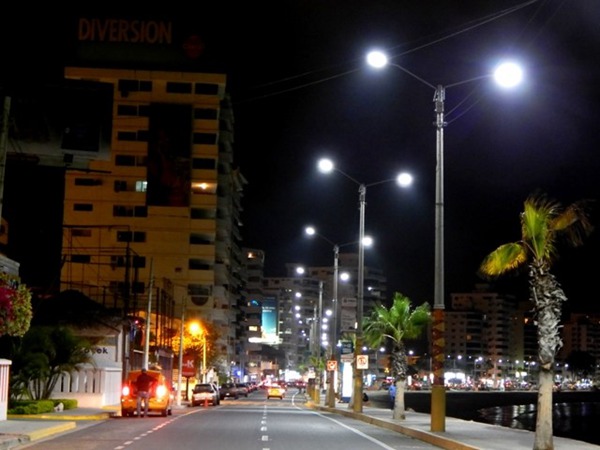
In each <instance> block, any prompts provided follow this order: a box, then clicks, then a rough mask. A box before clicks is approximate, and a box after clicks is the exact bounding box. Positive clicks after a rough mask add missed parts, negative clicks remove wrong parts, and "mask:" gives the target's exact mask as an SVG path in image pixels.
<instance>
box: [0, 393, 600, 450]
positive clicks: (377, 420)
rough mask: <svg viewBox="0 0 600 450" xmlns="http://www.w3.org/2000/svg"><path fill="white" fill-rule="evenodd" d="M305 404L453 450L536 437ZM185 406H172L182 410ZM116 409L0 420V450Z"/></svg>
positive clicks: (513, 446)
mask: <svg viewBox="0 0 600 450" xmlns="http://www.w3.org/2000/svg"><path fill="white" fill-rule="evenodd" d="M324 400H325V398H324V396H323V397H322V398H321V401H320V404H318V405H317V404H315V403H314V402H312V401H310V400H309V401H307V403H306V405H307V406H308V407H309V408H312V409H315V410H318V411H323V412H329V413H334V414H340V415H343V416H347V417H351V418H353V419H356V420H361V421H363V422H367V423H370V424H372V425H375V426H378V427H381V428H386V429H388V430H392V431H396V432H398V433H402V434H405V435H408V436H411V437H413V438H415V439H418V440H421V441H424V442H428V443H430V444H432V445H435V446H437V447H439V448H443V449H451V450H506V449H510V450H531V449H532V448H533V441H534V433H533V432H530V431H524V430H515V429H512V428H506V427H500V426H495V425H486V424H483V423H479V422H472V421H467V420H461V419H455V418H452V417H446V422H445V423H446V430H445V431H444V432H431V431H430V427H431V417H430V415H429V414H423V413H416V412H412V411H407V413H406V420H403V421H398V420H392V411H391V410H390V409H385V408H376V407H371V406H370V405H369V404H368V402H367V403H365V404H364V405H363V412H362V413H355V412H354V411H352V409H349V408H348V404H347V403H336V405H335V407H334V408H328V407H326V406H323V405H324V404H325V401H324ZM185 407H186V405H182V406H180V407H174V408H185ZM119 411H120V407H119V406H118V405H117V406H114V407H106V408H76V409H72V410H68V411H61V412H53V413H49V414H40V415H35V416H9V418H8V420H5V421H0V450H7V449H14V448H17V447H18V446H20V445H23V444H26V443H29V442H33V441H37V440H40V439H44V438H47V437H51V436H53V435H56V434H59V433H64V432H66V431H69V430H72V429H75V428H76V427H77V422H81V421H102V420H108V419H109V418H110V417H112V416H114V415H118V414H119ZM554 449H555V450H598V449H600V446H598V445H592V444H588V443H586V442H582V441H576V440H573V439H565V438H560V437H556V436H555V437H554Z"/></svg>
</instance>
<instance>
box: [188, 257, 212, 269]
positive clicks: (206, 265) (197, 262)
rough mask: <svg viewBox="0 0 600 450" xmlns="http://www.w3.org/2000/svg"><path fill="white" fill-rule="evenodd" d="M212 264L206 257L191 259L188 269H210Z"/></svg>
mask: <svg viewBox="0 0 600 450" xmlns="http://www.w3.org/2000/svg"><path fill="white" fill-rule="evenodd" d="M211 268H212V264H211V263H210V261H206V260H204V259H194V258H192V259H190V260H189V261H188V269H190V270H210V269H211Z"/></svg>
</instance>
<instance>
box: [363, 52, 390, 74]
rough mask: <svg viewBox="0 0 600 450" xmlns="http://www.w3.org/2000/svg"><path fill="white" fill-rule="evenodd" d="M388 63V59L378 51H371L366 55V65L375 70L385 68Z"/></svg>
mask: <svg viewBox="0 0 600 450" xmlns="http://www.w3.org/2000/svg"><path fill="white" fill-rule="evenodd" d="M387 63H388V58H387V56H386V55H385V53H383V52H381V51H379V50H373V51H371V52H369V53H368V54H367V64H369V65H370V66H371V67H375V68H376V69H381V68H382V67H385V66H386V65H387Z"/></svg>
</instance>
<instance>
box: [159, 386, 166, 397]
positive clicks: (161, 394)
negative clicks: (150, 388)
mask: <svg viewBox="0 0 600 450" xmlns="http://www.w3.org/2000/svg"><path fill="white" fill-rule="evenodd" d="M165 395H167V387H166V386H165V385H164V384H161V385H160V386H158V387H157V388H156V396H157V397H164V396H165Z"/></svg>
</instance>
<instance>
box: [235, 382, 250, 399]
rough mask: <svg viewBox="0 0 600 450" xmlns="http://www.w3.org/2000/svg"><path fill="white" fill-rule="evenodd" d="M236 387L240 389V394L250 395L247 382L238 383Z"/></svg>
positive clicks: (243, 395)
mask: <svg viewBox="0 0 600 450" xmlns="http://www.w3.org/2000/svg"><path fill="white" fill-rule="evenodd" d="M236 387H237V389H238V395H240V396H242V397H248V392H250V389H249V388H248V385H247V384H246V383H236Z"/></svg>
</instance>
